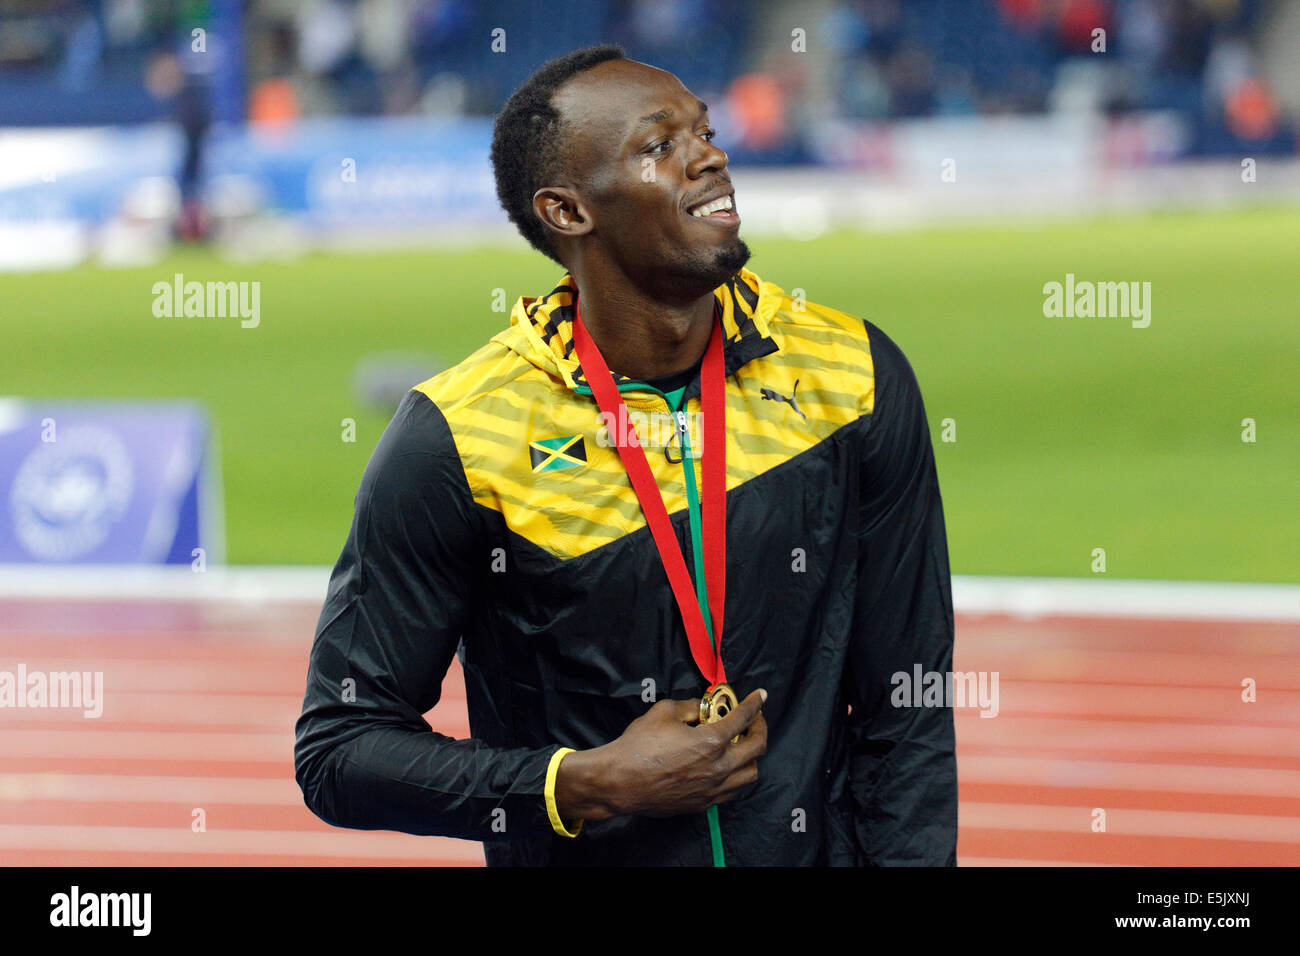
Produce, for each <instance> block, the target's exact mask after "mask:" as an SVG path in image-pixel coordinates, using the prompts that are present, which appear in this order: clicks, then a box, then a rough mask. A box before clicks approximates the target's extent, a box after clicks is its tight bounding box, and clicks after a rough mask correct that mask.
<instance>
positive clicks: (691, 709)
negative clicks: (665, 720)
mask: <svg viewBox="0 0 1300 956" xmlns="http://www.w3.org/2000/svg"><path fill="white" fill-rule="evenodd" d="M663 703H666V704H671V705H672V715H673V717H674V718H675V719H677V720H680V721H681V722H682V723H684V724H698V723H699V722H700V700H699V698H698V697H697V698H695V699H694V700H665V701H663Z"/></svg>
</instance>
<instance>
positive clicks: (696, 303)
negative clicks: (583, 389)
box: [573, 274, 715, 380]
mask: <svg viewBox="0 0 1300 956" xmlns="http://www.w3.org/2000/svg"><path fill="white" fill-rule="evenodd" d="M573 278H574V281H575V282H576V283H577V285H578V291H579V299H578V302H579V308H580V309H581V311H582V324H583V325H585V326H586V328H587V331H588V332H589V333H590V335H591V339H592V341H593V342H595V343H596V347H597V348H598V349H600V354H601V356H602V357H603V358H604V359H605V364H606V365H608V366H609V368H610V370H611V371H614V372H618V373H619V374H620V375H626V376H627V377H628V378H631V379H637V380H645V379H650V378H659V377H660V376H662V375H671V374H673V373H674V372H680V371H682V370H684V369H687V368H690V367H691V366H692V365H694V364H695V363H696V362H697V361H699V360H700V357H701V356H703V355H704V351H705V349H707V348H708V345H709V338H710V336H711V335H712V333H713V309H714V302H715V299H714V295H713V292H712V290H710V291H709V292H707V293H705V294H704V295H701V296H700V297H699V298H697V299H693V300H691V301H689V302H685V303H664V302H660V301H657V300H655V299H652V298H649V297H648V296H646V295H644V294H643V293H641V292H640V290H638V289H635V288H632V287H630V286H628V285H622V284H619V283H602V282H597V281H592V280H591V278H590V277H588V278H587V281H583V278H580V277H579V276H578V275H576V274H575V275H574V277H573Z"/></svg>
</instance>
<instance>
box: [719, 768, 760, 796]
mask: <svg viewBox="0 0 1300 956" xmlns="http://www.w3.org/2000/svg"><path fill="white" fill-rule="evenodd" d="M757 782H758V761H756V760H751V761H749V762H748V763H746V764H744V765H742V766H740V767H737V768H736V769H735V770H733V771H732V772H731V773H729V774H728V775H727V777H726V779H725V780H723V781H722V783H720V784H719V785H718V789H717V790H716V791H715V793H714V799H715V801H716V802H717V803H722V802H724V801H726V800H734V799H735V798H736V797H738V796H740V792H741V791H742V790H744V789H745V788H746V787H750V786H753V785H754V784H755V783H757Z"/></svg>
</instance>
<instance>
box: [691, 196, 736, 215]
mask: <svg viewBox="0 0 1300 956" xmlns="http://www.w3.org/2000/svg"><path fill="white" fill-rule="evenodd" d="M731 208H732V203H731V197H730V196H721V197H719V198H717V199H715V200H713V201H712V202H708V203H705V204H704V205H703V206H698V207H696V208H695V210H694V211H692V212H691V215H692V216H701V217H703V216H707V215H709V214H710V213H713V212H717V211H718V210H719V209H731Z"/></svg>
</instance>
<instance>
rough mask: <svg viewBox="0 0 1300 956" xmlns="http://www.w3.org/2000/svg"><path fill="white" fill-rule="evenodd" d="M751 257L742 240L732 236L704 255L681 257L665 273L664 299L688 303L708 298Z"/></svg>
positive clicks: (747, 247)
mask: <svg viewBox="0 0 1300 956" xmlns="http://www.w3.org/2000/svg"><path fill="white" fill-rule="evenodd" d="M750 255H751V253H750V251H749V246H747V245H745V240H743V239H741V238H740V237H739V236H735V237H733V238H732V239H729V240H727V241H726V242H725V243H723V244H722V245H720V246H718V247H717V248H715V249H712V250H710V251H709V252H707V253H696V254H692V255H687V256H683V257H682V258H681V259H679V260H678V261H676V262H674V263H673V264H672V267H671V269H670V270H668V276H667V283H666V285H667V287H666V288H665V289H664V290H663V292H664V293H666V296H665V297H667V298H671V299H677V300H680V301H683V302H689V301H692V300H694V299H698V298H700V297H701V296H704V295H707V294H708V293H710V292H712V291H713V290H714V289H716V288H717V287H718V286H720V285H722V284H723V283H724V282H726V281H727V280H728V279H730V278H732V277H733V276H734V275H735V274H736V273H737V272H739V271H740V270H741V268H742V267H743V266H744V265H745V263H747V262H749V257H750Z"/></svg>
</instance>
